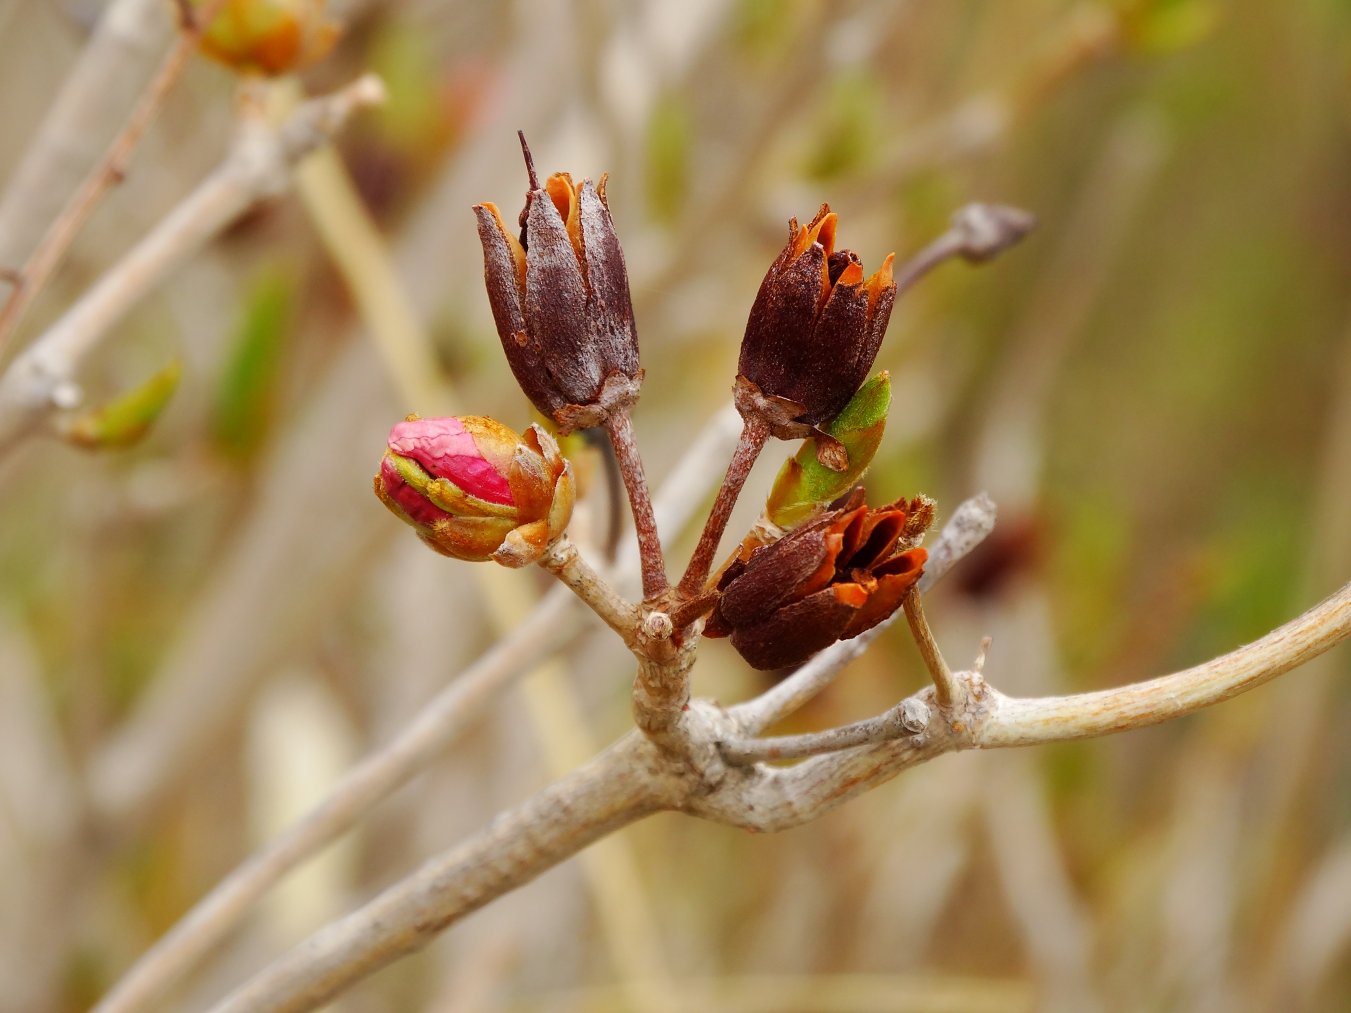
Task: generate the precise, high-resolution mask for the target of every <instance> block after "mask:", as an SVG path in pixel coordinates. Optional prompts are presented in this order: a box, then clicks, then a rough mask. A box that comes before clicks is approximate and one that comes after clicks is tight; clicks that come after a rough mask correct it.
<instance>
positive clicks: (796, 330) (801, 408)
mask: <svg viewBox="0 0 1351 1013" xmlns="http://www.w3.org/2000/svg"><path fill="white" fill-rule="evenodd" d="M835 227H836V216H835V214H834V213H833V212H832V211H831V210H830V205H828V204H823V205H821V210H820V211H818V212H817V214H816V217H815V218H813V219H812V220H811V223H810V224H808V225H807V227H806V228H803V227H801V226H800V225H798V222H797V219H793V220H792V221H790V222H789V223H788V245H787V246H785V247H784V249H783V252H782V253H780V254H779V257H778V259H777V260H775V261H774V263H773V264H772V265H771V266H770V268H769V273H768V274H766V275H765V280H764V281H763V282H762V283H761V285H760V292H759V294H758V295H757V296H756V297H755V304H754V305H753V306H752V307H751V313H750V319H749V320H748V321H747V322H746V336H745V338H744V339H743V340H742V342H741V359H740V362H739V371H740V377H739V378H738V398H737V402H738V407H739V408H740V409H741V411H742V414H743V415H745V414H747V413H748V412H749V413H752V414H756V415H758V416H760V417H761V419H762V421H764V422H765V423H766V424H767V425H768V426H769V429H770V432H772V433H773V434H774V435H775V436H778V437H780V438H782V439H798V438H801V437H804V436H810V435H815V434H816V432H815V427H817V426H819V425H821V424H822V423H823V422H827V421H829V420H830V419H832V418H834V417H835V416H836V415H837V414H839V412H840V411H841V409H843V408H844V406H845V405H846V404H848V403H849V399H850V398H851V397H853V396H854V393H855V392H856V391H857V390H858V389H859V387H861V386H862V385H863V381H864V380H866V379H867V378H868V372H869V371H870V370H871V369H872V364H873V360H874V359H876V358H877V350H878V348H879V347H881V344H882V335H883V334H884V333H886V329H887V321H888V320H889V319H890V317H891V306H892V303H893V301H894V300H895V295H896V285H895V283H894V282H893V280H892V276H891V264H892V257H891V256H890V255H889V256H888V257H887V258H886V260H885V261H883V263H882V266H881V268H879V269H878V270H877V272H876V273H875V274H873V275H872V277H871V278H867V279H866V280H865V277H864V274H863V265H862V262H861V261H860V260H859V258H858V255H857V254H856V253H854V252H853V251H852V250H836V249H835ZM822 463H826V462H825V461H823V462H822Z"/></svg>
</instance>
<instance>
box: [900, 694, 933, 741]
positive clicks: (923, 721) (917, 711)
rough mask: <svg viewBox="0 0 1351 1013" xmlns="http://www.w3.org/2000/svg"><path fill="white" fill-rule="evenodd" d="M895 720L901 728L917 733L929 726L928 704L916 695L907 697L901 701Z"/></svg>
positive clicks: (913, 733)
mask: <svg viewBox="0 0 1351 1013" xmlns="http://www.w3.org/2000/svg"><path fill="white" fill-rule="evenodd" d="M897 722H898V723H899V724H900V726H901V728H902V730H904V731H906V732H909V733H910V734H911V735H918V734H919V733H920V732H922V731H924V729H926V728H928V727H929V705H928V704H926V703H925V702H924V701H923V700H920V699H917V698H916V697H907V698H906V699H905V700H904V701H902V703H901V708H900V712H899V713H898V714H897Z"/></svg>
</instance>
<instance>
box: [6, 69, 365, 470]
mask: <svg viewBox="0 0 1351 1013" xmlns="http://www.w3.org/2000/svg"><path fill="white" fill-rule="evenodd" d="M383 97H384V88H383V86H382V85H381V83H380V80H379V79H378V78H376V77H374V76H372V75H367V76H365V77H362V78H360V79H358V80H357V81H355V82H354V83H352V84H350V85H348V86H347V87H345V88H343V89H341V90H339V91H337V92H335V93H333V94H332V95H328V96H325V97H323V98H318V99H312V100H311V101H309V102H306V103H305V104H304V105H302V106H300V107H299V108H298V109H297V110H296V112H295V113H294V114H293V115H292V116H291V117H290V118H289V119H288V120H287V121H286V122H285V123H284V124H282V125H281V126H279V127H276V126H272V125H270V124H268V123H266V122H265V121H264V119H263V115H262V110H261V109H260V108H259V107H258V104H257V103H255V102H247V101H246V102H245V103H243V105H242V107H241V120H240V124H239V129H238V131H237V134H236V137H235V141H234V143H233V144H232V146H231V148H230V151H229V153H228V154H227V155H226V157H225V159H224V161H223V162H222V163H221V165H220V166H219V168H217V169H216V170H215V171H214V172H213V173H212V174H211V175H210V176H208V177H207V178H206V179H205V180H203V181H202V183H200V184H199V185H198V187H197V188H196V189H195V190H194V191H193V192H192V193H190V194H189V195H188V196H187V197H185V198H184V199H183V201H182V202H181V203H180V204H179V205H178V206H177V207H176V208H175V209H174V210H173V211H171V212H170V213H169V214H168V215H167V216H166V217H165V218H164V219H163V220H162V221H161V222H160V223H159V225H157V226H156V227H155V228H154V229H153V230H152V231H151V232H150V233H149V234H148V235H146V236H145V237H144V238H143V239H142V240H141V241H140V242H139V243H138V244H137V245H136V246H134V247H133V248H132V249H131V250H130V251H129V252H128V253H127V254H126V255H125V256H124V257H123V258H122V259H121V260H120V261H118V263H117V264H115V265H114V266H113V267H112V268H111V269H110V270H109V271H108V272H107V273H105V274H104V275H103V276H102V277H101V278H100V279H99V281H98V282H97V283H96V284H95V285H94V287H93V288H91V289H90V290H89V291H88V292H86V293H85V294H84V295H83V296H82V297H81V298H80V300H79V301H78V302H77V303H76V304H75V305H74V306H73V307H71V309H70V310H69V311H68V312H67V313H66V314H65V315H64V316H63V317H61V319H60V320H58V321H57V322H56V323H55V324H53V325H52V327H51V328H49V329H48V330H47V331H46V332H45V333H44V334H42V336H41V337H39V338H38V339H37V340H36V341H34V342H33V344H32V345H30V346H29V347H28V348H27V349H25V350H24V352H23V353H22V354H21V355H19V356H18V357H17V358H16V359H15V360H14V361H13V363H11V365H10V367H9V368H8V370H6V372H5V374H4V375H3V377H0V455H3V454H4V453H5V452H6V451H8V450H10V449H12V447H13V446H14V444H15V443H16V442H17V441H18V440H19V439H21V438H22V437H23V436H25V435H27V434H29V433H31V432H33V431H34V430H35V429H37V428H38V427H39V426H40V425H41V424H42V423H43V422H44V421H45V419H46V418H47V416H48V414H49V413H50V412H51V411H53V410H54V409H57V408H71V407H74V406H75V405H76V404H78V403H79V401H80V398H81V395H80V391H79V388H78V387H77V386H76V385H75V383H74V374H75V371H76V370H77V368H78V367H79V365H80V363H81V361H82V360H83V359H84V357H85V356H86V355H88V354H89V352H90V351H91V350H92V349H93V348H94V347H95V346H96V345H97V344H98V343H99V342H100V341H101V340H103V338H104V337H106V335H107V334H108V333H109V331H110V330H111V328H112V327H113V325H114V324H116V323H117V322H118V321H119V320H120V319H121V318H122V317H123V316H124V315H125V314H126V313H127V311H128V310H130V309H131V308H132V307H133V306H134V305H135V304H136V303H137V302H138V301H139V300H140V299H141V298H142V297H143V296H144V295H145V294H146V293H147V292H149V291H150V290H151V289H152V288H154V287H155V286H156V285H157V284H159V283H160V282H162V281H163V280H164V278H165V277H166V276H167V275H168V274H169V273H170V272H172V271H173V269H174V268H176V267H177V266H178V265H179V264H181V263H182V262H183V260H184V259H186V258H187V257H188V256H190V255H191V254H192V253H194V252H195V251H197V250H198V249H200V248H201V247H202V246H204V245H205V244H206V243H207V242H209V241H210V240H211V239H213V238H215V236H217V235H218V234H219V233H220V232H221V231H222V230H223V229H224V228H226V227H227V226H228V225H229V224H230V223H231V222H233V221H235V220H236V219H237V218H239V216H240V215H242V214H243V213H244V212H245V211H247V210H248V209H249V208H251V207H252V206H253V205H255V204H256V203H258V202H259V201H261V200H264V199H266V198H268V197H271V196H274V195H275V194H277V193H280V192H281V191H283V190H284V189H285V188H286V187H287V185H288V183H289V180H290V169H291V167H292V166H293V165H295V164H296V163H297V162H299V161H300V160H301V159H302V158H303V157H304V156H305V155H307V154H309V153H310V152H311V151H314V150H315V149H316V148H318V147H320V146H321V145H323V144H326V143H327V142H328V141H329V139H330V138H331V137H332V136H333V135H334V134H335V133H336V132H337V131H338V130H339V129H341V127H342V126H343V124H344V123H346V121H347V120H348V118H349V117H350V116H351V115H352V114H353V113H355V112H356V111H357V110H359V109H362V108H364V107H367V106H370V105H374V104H378V103H379V102H380V101H382V99H383Z"/></svg>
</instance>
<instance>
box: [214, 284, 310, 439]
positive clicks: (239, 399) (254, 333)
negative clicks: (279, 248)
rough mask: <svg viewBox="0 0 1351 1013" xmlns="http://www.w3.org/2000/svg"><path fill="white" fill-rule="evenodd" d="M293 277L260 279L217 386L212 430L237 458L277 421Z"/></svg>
mask: <svg viewBox="0 0 1351 1013" xmlns="http://www.w3.org/2000/svg"><path fill="white" fill-rule="evenodd" d="M292 291H293V282H292V280H291V278H290V276H289V275H287V274H285V273H283V272H276V271H274V272H270V273H267V274H264V275H263V276H262V277H261V278H259V279H258V281H257V282H255V283H254V286H253V291H252V292H251V293H250V294H249V298H248V302H247V304H246V305H245V307H244V314H243V316H242V318H241V319H240V321H239V323H238V325H237V326H236V330H235V337H234V343H233V347H232V349H231V351H230V354H229V357H228V359H227V361H226V363H225V368H224V371H223V373H222V376H221V379H220V385H219V386H218V387H217V389H216V395H215V398H214V403H213V407H212V412H211V435H212V438H213V439H214V441H215V443H216V446H217V447H218V448H219V449H220V450H221V451H222V452H223V453H224V454H225V456H226V457H229V458H231V459H233V460H235V461H244V460H247V459H248V458H250V457H252V456H253V455H254V453H256V452H257V450H258V449H259V448H260V447H261V446H262V444H263V440H264V439H265V438H266V436H267V431H268V428H269V426H270V425H271V422H272V415H273V411H274V407H275V402H276V399H277V384H278V380H279V379H280V377H281V373H282V365H283V361H284V358H285V352H286V340H285V339H286V332H287V329H288V328H289V326H290V322H291V304H292V301H293V296H292Z"/></svg>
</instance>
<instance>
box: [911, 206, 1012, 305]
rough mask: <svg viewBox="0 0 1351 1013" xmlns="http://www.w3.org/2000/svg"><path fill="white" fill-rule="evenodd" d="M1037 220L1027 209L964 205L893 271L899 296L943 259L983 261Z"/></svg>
mask: <svg viewBox="0 0 1351 1013" xmlns="http://www.w3.org/2000/svg"><path fill="white" fill-rule="evenodd" d="M1035 224H1036V219H1035V218H1033V217H1032V216H1031V215H1030V214H1028V213H1027V212H1026V211H1021V210H1019V209H1018V208H1011V207H1005V206H1003V205H1000V204H967V205H966V206H965V207H962V208H959V209H958V210H957V212H956V213H955V214H954V215H953V216H952V224H951V226H950V227H949V228H948V230H947V231H946V232H944V233H943V234H942V235H941V236H939V237H938V238H937V239H935V240H934V241H933V242H931V243H930V244H929V245H928V246H926V247H924V249H922V250H920V251H919V253H917V254H915V255H914V256H913V257H911V258H910V259H909V260H907V261H906V262H905V263H904V264H902V265H901V266H900V267H899V268H898V269H897V270H896V295H897V296H898V297H899V296H900V295H901V294H902V293H903V292H905V291H906V290H907V289H909V288H911V287H912V286H913V285H914V284H915V283H916V282H917V281H919V280H920V279H921V278H923V277H924V276H925V275H926V274H928V273H929V272H930V271H932V270H933V269H934V268H935V267H937V266H938V265H939V264H941V263H943V262H944V261H945V260H951V259H952V258H953V257H961V258H962V259H963V260H965V261H968V262H969V263H973V264H978V263H983V262H984V261H987V260H989V259H991V258H992V257H995V256H997V255H998V254H1000V253H1002V252H1003V251H1004V250H1007V249H1008V248H1009V247H1010V246H1013V245H1014V244H1015V243H1017V242H1018V241H1019V240H1021V239H1022V238H1023V237H1024V236H1025V235H1027V234H1028V233H1029V232H1030V231H1032V227H1033V226H1034V225H1035Z"/></svg>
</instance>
